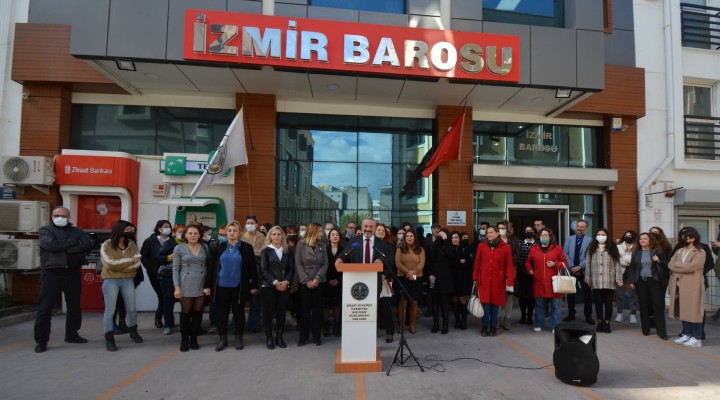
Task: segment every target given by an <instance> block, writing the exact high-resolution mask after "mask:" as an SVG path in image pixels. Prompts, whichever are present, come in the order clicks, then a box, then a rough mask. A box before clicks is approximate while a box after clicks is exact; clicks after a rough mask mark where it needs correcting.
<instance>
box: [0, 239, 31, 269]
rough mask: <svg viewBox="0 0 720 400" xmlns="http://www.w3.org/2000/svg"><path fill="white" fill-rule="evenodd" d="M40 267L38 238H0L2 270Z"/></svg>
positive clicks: (0, 265) (0, 263)
mask: <svg viewBox="0 0 720 400" xmlns="http://www.w3.org/2000/svg"><path fill="white" fill-rule="evenodd" d="M39 267H40V242H39V241H38V240H37V239H2V240H0V270H3V269H35V268H39Z"/></svg>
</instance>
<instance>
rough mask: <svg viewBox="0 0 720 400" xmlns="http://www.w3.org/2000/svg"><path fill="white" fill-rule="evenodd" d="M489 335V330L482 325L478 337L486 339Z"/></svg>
mask: <svg viewBox="0 0 720 400" xmlns="http://www.w3.org/2000/svg"><path fill="white" fill-rule="evenodd" d="M489 335H490V328H489V327H487V326H485V325H483V327H482V328H481V329H480V336H482V337H486V336H489Z"/></svg>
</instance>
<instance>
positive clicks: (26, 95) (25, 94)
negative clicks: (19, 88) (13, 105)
mask: <svg viewBox="0 0 720 400" xmlns="http://www.w3.org/2000/svg"><path fill="white" fill-rule="evenodd" d="M22 99H23V100H30V93H27V92H23V93H22Z"/></svg>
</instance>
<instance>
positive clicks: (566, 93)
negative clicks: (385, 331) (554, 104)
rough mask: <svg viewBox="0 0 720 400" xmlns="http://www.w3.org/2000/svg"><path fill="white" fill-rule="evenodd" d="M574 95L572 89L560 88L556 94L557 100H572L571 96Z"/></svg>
mask: <svg viewBox="0 0 720 400" xmlns="http://www.w3.org/2000/svg"><path fill="white" fill-rule="evenodd" d="M571 94H572V89H569V88H558V89H557V91H556V92H555V98H556V99H567V98H570V95H571Z"/></svg>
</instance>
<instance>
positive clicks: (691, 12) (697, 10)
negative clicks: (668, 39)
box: [680, 0, 720, 50]
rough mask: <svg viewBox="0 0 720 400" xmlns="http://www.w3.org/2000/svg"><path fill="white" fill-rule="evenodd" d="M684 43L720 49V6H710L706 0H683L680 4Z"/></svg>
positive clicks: (686, 45) (700, 47)
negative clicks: (719, 30)
mask: <svg viewBox="0 0 720 400" xmlns="http://www.w3.org/2000/svg"><path fill="white" fill-rule="evenodd" d="M680 20H681V22H682V45H683V46H684V47H694V48H697V49H711V50H719V49H720V37H719V36H718V35H717V32H718V29H720V8H717V7H709V6H707V5H706V2H705V0H683V1H682V3H681V4H680Z"/></svg>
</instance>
